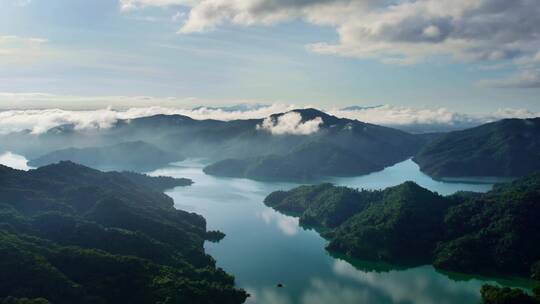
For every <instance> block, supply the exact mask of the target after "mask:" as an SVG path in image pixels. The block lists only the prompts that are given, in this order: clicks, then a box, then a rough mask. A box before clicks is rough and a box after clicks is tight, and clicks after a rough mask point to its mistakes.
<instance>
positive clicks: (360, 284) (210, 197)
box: [151, 160, 531, 304]
mask: <svg viewBox="0 0 540 304" xmlns="http://www.w3.org/2000/svg"><path fill="white" fill-rule="evenodd" d="M203 167H204V163H203V162H201V161H197V160H188V161H184V162H180V163H176V164H174V165H171V166H170V167H167V168H164V169H160V170H157V171H154V172H152V173H151V174H152V175H167V176H173V177H187V178H191V179H193V180H194V181H195V184H193V185H192V186H190V187H186V188H182V187H180V188H176V189H173V190H171V191H168V192H167V194H168V195H170V196H171V197H172V198H173V199H174V201H175V203H176V207H177V208H179V209H183V210H187V211H192V212H196V213H199V214H201V215H203V216H204V217H205V218H206V219H207V222H208V228H209V229H218V230H221V231H223V232H225V233H226V234H227V236H226V238H225V239H223V240H222V241H221V242H219V243H209V242H207V244H206V250H207V252H208V253H209V254H210V255H212V256H213V257H214V258H215V259H216V260H217V264H218V266H220V267H222V268H223V269H225V270H226V271H227V272H229V273H230V274H233V275H234V276H235V277H236V282H237V285H238V286H239V287H242V288H244V289H246V290H247V291H248V292H249V293H250V294H251V295H252V296H251V297H250V299H249V300H248V303H258V304H293V303H303V304H304V303H305V304H308V303H309V304H319V303H320V304H323V303H326V304H333V303H344V304H348V303H351V304H352V303H355V304H356V303H380V304H384V303H417V304H428V303H461V304H466V303H478V302H479V300H480V293H479V291H480V287H481V286H482V284H484V283H487V282H489V283H494V282H498V283H499V284H502V285H507V286H514V287H524V288H529V287H531V286H530V284H531V282H530V281H527V280H517V279H510V278H506V279H503V278H497V279H495V278H485V277H473V276H467V275H460V274H449V273H441V272H438V271H436V270H435V269H434V268H433V267H431V266H429V265H426V266H421V267H415V268H403V267H399V266H392V265H383V264H379V263H369V262H363V261H353V260H344V259H341V258H340V257H333V256H331V255H330V254H329V253H328V252H327V251H326V250H325V249H324V247H325V245H326V243H327V242H326V241H325V240H324V239H323V238H321V237H320V236H319V235H318V234H317V233H316V232H315V231H313V230H304V229H302V228H301V227H300V226H299V225H298V219H296V218H294V217H290V216H286V215H283V214H280V213H278V212H276V211H274V210H273V209H271V208H268V207H266V206H265V205H264V204H263V199H264V198H265V197H266V195H268V194H269V193H271V192H272V191H275V190H288V189H290V188H293V187H296V186H298V184H294V183H278V182H260V181H253V180H248V179H238V178H220V177H213V176H208V175H205V174H204V173H203V172H202V168H203ZM406 180H412V181H415V182H417V183H418V184H419V185H421V186H423V187H426V188H428V189H430V190H432V191H437V192H439V193H441V194H451V193H454V192H456V191H460V190H467V191H478V192H485V191H488V190H489V189H491V187H492V184H487V183H478V184H475V183H449V182H442V181H435V180H433V179H431V178H430V177H428V176H426V175H425V174H423V173H421V172H420V170H419V168H418V166H417V165H416V164H415V163H414V162H412V161H411V160H407V161H405V162H402V163H399V164H397V165H395V166H392V167H389V168H387V169H385V170H384V171H381V172H376V173H373V174H369V175H365V176H361V177H354V178H329V179H326V180H324V181H328V182H332V183H335V184H338V185H344V186H350V187H354V188H369V189H378V188H384V187H388V186H394V185H397V184H400V183H402V182H404V181H406ZM278 283H281V284H283V285H284V287H283V288H278V287H277V284H278Z"/></svg>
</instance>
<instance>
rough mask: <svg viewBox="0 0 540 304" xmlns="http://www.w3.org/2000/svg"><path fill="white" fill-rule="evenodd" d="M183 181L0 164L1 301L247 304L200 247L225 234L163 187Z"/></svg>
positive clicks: (62, 167)
mask: <svg viewBox="0 0 540 304" xmlns="http://www.w3.org/2000/svg"><path fill="white" fill-rule="evenodd" d="M188 184H190V181H189V180H185V179H174V178H168V177H159V178H153V177H149V176H145V175H140V174H136V173H118V172H108V173H104V172H100V171H97V170H94V169H90V168H87V167H84V166H81V165H77V164H74V163H71V162H61V163H58V164H54V165H49V166H45V167H42V168H39V169H36V170H30V171H28V172H25V171H18V170H14V169H11V168H8V167H4V166H0V223H1V224H0V269H2V273H3V275H2V276H1V277H0V299H2V298H4V299H3V300H0V301H3V302H2V303H40V304H41V303H46V301H50V302H51V303H242V302H244V300H245V299H246V296H247V294H246V293H245V292H244V291H242V290H239V289H236V288H235V287H234V278H233V277H232V276H230V275H228V274H227V273H225V272H224V271H223V270H221V269H219V268H216V265H215V261H214V260H213V258H212V257H210V256H209V255H207V254H206V253H205V252H204V248H203V243H204V241H205V240H206V239H209V238H211V239H216V238H220V237H223V235H222V234H221V233H219V232H211V233H209V232H207V231H206V222H205V220H204V218H203V217H201V216H200V215H197V214H193V213H188V212H185V211H181V210H176V209H174V208H173V201H172V199H171V198H169V197H168V196H166V195H165V194H163V193H162V191H163V190H165V189H168V188H171V187H175V186H181V185H188Z"/></svg>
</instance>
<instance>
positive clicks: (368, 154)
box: [0, 109, 540, 180]
mask: <svg viewBox="0 0 540 304" xmlns="http://www.w3.org/2000/svg"><path fill="white" fill-rule="evenodd" d="M538 126H539V119H538V118H537V119H507V120H501V121H496V122H493V123H489V124H485V125H482V126H478V127H474V128H471V129H466V130H462V131H454V132H449V133H431V134H410V133H407V132H404V131H400V130H397V129H393V128H388V127H382V126H378V125H373V124H368V123H363V122H360V121H358V120H350V119H344V118H338V117H335V116H332V115H328V114H326V113H324V112H322V111H319V110H316V109H298V110H293V111H290V112H286V113H278V114H274V115H271V116H269V117H267V118H265V119H248V120H233V121H219V120H195V119H192V118H190V117H187V116H183V115H155V116H150V117H142V118H136V119H129V120H118V121H116V122H115V123H114V124H113V125H112V126H111V127H108V128H97V129H95V128H94V129H80V128H77V127H76V126H74V125H63V126H59V127H55V128H52V129H50V130H48V131H47V132H45V133H43V134H33V133H31V132H29V131H28V132H18V133H11V134H7V135H2V136H0V143H1V144H2V147H3V149H5V150H10V151H15V152H17V153H21V154H23V155H25V156H26V157H27V158H30V159H31V160H32V162H31V163H32V164H34V165H36V166H39V165H43V164H48V163H54V162H56V161H59V160H63V159H68V160H73V161H77V162H81V163H84V164H87V165H89V166H93V167H96V168H110V169H115V170H136V171H145V170H152V169H155V168H156V167H159V166H163V165H166V164H167V163H168V162H171V161H177V160H181V159H183V158H184V157H187V158H204V159H207V160H208V161H209V162H210V163H211V164H210V165H209V166H208V167H206V168H205V172H206V173H207V174H212V175H220V176H230V177H247V178H253V179H272V180H311V179H316V178H319V177H323V176H355V175H363V174H368V173H371V172H375V171H379V170H382V169H384V168H385V167H388V166H391V165H393V164H395V163H397V162H400V161H403V160H406V159H408V158H411V157H413V160H414V161H415V162H416V163H418V165H419V166H420V168H421V170H422V171H423V172H425V173H426V174H428V175H430V176H432V177H436V178H445V177H452V178H455V177H476V176H495V177H497V176H502V177H519V176H523V175H525V174H528V173H531V172H533V171H535V170H538V169H540V168H539V166H540V144H539V143H540V128H539V127H538Z"/></svg>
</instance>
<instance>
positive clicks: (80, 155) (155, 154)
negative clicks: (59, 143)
mask: <svg viewBox="0 0 540 304" xmlns="http://www.w3.org/2000/svg"><path fill="white" fill-rule="evenodd" d="M182 159H183V158H182V157H180V156H178V155H174V154H173V153H169V152H165V151H163V150H161V149H159V148H157V147H155V146H153V145H150V144H147V143H145V142H143V141H134V142H123V143H119V144H115V145H111V146H103V147H90V148H80V149H79V148H68V149H62V150H56V151H53V152H50V153H47V154H45V155H43V156H40V157H38V158H36V159H32V160H30V161H29V162H28V165H30V166H33V167H41V166H45V165H49V164H54V163H57V162H60V161H65V160H68V161H72V162H75V163H78V164H82V165H85V166H88V167H92V168H96V169H100V170H105V171H109V170H130V171H137V172H147V171H151V170H155V169H158V168H161V167H164V166H166V165H167V164H169V163H171V162H173V161H181V160H182Z"/></svg>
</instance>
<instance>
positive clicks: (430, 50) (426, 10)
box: [120, 0, 540, 88]
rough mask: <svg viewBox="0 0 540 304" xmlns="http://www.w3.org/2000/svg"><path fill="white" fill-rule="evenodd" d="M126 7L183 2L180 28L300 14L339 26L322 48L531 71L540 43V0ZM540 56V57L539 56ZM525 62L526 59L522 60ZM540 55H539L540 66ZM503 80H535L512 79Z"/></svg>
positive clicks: (137, 0)
mask: <svg viewBox="0 0 540 304" xmlns="http://www.w3.org/2000/svg"><path fill="white" fill-rule="evenodd" d="M120 3H121V7H122V8H123V9H133V8H141V7H146V6H183V7H185V9H186V10H187V11H188V14H187V18H186V19H185V22H184V23H183V25H182V26H181V28H180V30H179V32H180V33H194V32H204V31H209V30H213V29H215V28H217V27H220V26H223V25H225V24H236V25H242V26H250V25H261V24H262V25H271V24H276V23H280V22H285V21H290V20H294V19H300V20H303V21H305V22H307V23H310V24H314V25H318V26H330V27H333V28H335V30H336V33H337V35H338V39H337V41H332V42H329V41H319V42H316V43H313V44H310V45H307V46H306V48H307V49H308V50H309V51H312V52H315V53H319V54H332V55H340V56H347V57H357V58H371V59H375V60H378V61H380V62H383V63H389V64H414V63H417V62H422V61H426V60H431V59H434V60H437V59H440V58H441V57H446V58H450V59H451V60H456V61H460V62H482V63H483V64H486V63H487V64H492V65H498V64H500V63H501V62H509V63H511V64H512V65H513V67H514V68H515V69H516V70H519V71H526V69H529V68H530V64H531V62H532V61H531V59H533V61H534V58H535V57H536V56H537V55H538V53H537V52H538V49H539V48H540V18H538V16H540V5H538V1H537V0H513V1H508V0H410V1H395V0H378V1H377V0H312V1H285V0H201V1H190V0H120ZM539 58H540V57H539ZM524 62H528V65H529V66H528V67H525V66H523V63H524ZM538 64H539V63H538V62H536V63H534V65H535V66H536V67H538ZM500 87H520V88H530V87H537V86H533V85H522V84H521V82H517V83H515V82H509V83H506V84H505V85H500Z"/></svg>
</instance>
